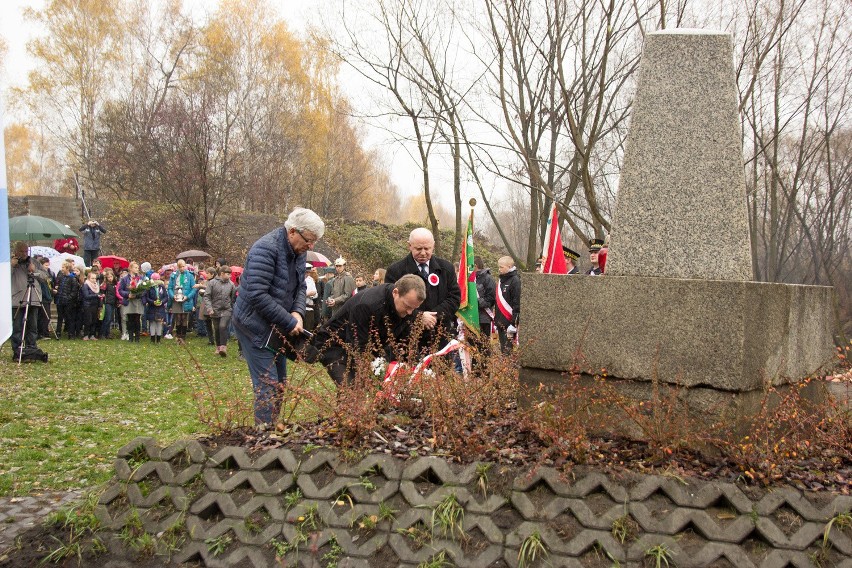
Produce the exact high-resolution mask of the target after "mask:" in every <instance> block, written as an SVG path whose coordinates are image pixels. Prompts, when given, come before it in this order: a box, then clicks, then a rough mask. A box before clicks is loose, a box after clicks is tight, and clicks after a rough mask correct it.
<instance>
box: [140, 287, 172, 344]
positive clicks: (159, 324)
mask: <svg viewBox="0 0 852 568" xmlns="http://www.w3.org/2000/svg"><path fill="white" fill-rule="evenodd" d="M151 281H152V282H153V283H154V285H153V286H152V287H151V289H150V290H148V291H147V292H146V293H145V296H144V297H143V298H142V300H143V302H144V303H145V306H146V311H145V313H146V316H145V317H146V318H147V320H148V330H149V332H150V334H151V343H160V341H161V340H162V339H163V322H164V321H165V319H166V306H167V305H168V300H169V291H168V290H166V283H165V282H163V280H162V278H160V275H159V274H158V273H157V272H153V273H152V274H151Z"/></svg>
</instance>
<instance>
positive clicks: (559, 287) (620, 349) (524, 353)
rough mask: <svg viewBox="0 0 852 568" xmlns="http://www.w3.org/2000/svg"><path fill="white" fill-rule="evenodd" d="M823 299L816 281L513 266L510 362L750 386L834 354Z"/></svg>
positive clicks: (810, 369) (775, 380) (786, 377)
mask: <svg viewBox="0 0 852 568" xmlns="http://www.w3.org/2000/svg"><path fill="white" fill-rule="evenodd" d="M833 306H834V290H833V289H832V288H829V287H824V286H797V285H788V284H771V283H761V282H738V281H721V280H709V281H708V280H691V279H676V278H645V277H637V276H604V277H593V276H559V275H552V274H535V273H523V274H522V296H521V325H522V328H521V336H520V338H521V355H520V363H521V367H522V368H524V369H542V370H551V371H557V372H564V371H569V370H571V369H575V368H578V367H579V371H581V372H589V373H591V374H599V373H601V372H602V370H605V371H606V373H607V374H608V375H609V376H614V377H620V378H624V379H630V380H635V381H639V382H642V381H645V382H650V381H659V382H660V383H669V384H674V385H680V386H685V387H708V388H711V389H714V390H718V391H731V392H735V393H741V392H750V391H760V390H761V389H762V388H763V386H764V384H765V383H767V382H768V383H769V384H772V385H775V386H777V385H782V384H790V383H796V382H799V381H800V380H801V379H802V378H804V377H807V376H810V375H813V374H815V373H818V372H820V371H821V370H827V369H828V368H829V367H831V366H833V365H834V364H835V362H836V354H835V349H834V340H833V335H832V334H833V331H834V327H835V326H834V311H833Z"/></svg>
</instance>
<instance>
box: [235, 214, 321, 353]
mask: <svg viewBox="0 0 852 568" xmlns="http://www.w3.org/2000/svg"><path fill="white" fill-rule="evenodd" d="M306 257H307V254H306V253H302V254H300V255H297V254H296V251H294V250H293V247H292V246H290V241H289V240H287V230H286V229H285V228H284V227H281V228H279V229H275V230H274V231H272V232H270V233H267V234H266V235H264V236H262V237H261V238H260V239H258V240H257V242H256V243H254V244H253V245H252V247H251V250H249V253H248V257H246V264H245V267H244V268H243V275H242V277H241V278H240V289H239V294H238V295H237V302H236V304H235V305H234V316H233V318H234V319H233V322H234V326H236V327H237V328H238V329H239V330H240V331H241V332H242V333H243V334H245V335H246V336H247V337H249V338H250V339H251V341H252V342H253V343H254V345H255V346H257V347H263V345H264V343H265V342H266V338H267V336H268V335H269V332H270V331H271V329H272V327H271V326H273V325H275V326H277V327H278V328H279V330H281V331H282V332H283V333H289V332H290V331H291V330H292V329H293V328H294V327H296V323H297V320H296V318H294V317H293V316H292V315H291V314H290V312H297V313H299V314H301V315H302V317H304V315H305V291H306V288H307V287H306V285H305V259H306Z"/></svg>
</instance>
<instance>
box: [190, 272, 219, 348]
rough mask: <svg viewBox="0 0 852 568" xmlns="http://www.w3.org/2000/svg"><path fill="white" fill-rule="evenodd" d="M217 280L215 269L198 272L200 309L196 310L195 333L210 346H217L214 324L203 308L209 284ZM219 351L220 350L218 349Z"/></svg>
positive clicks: (197, 283) (197, 285) (196, 284)
mask: <svg viewBox="0 0 852 568" xmlns="http://www.w3.org/2000/svg"><path fill="white" fill-rule="evenodd" d="M215 279H216V269H215V268H213V267H209V268H200V269H199V270H198V280H196V282H195V288H196V289H197V290H198V307H197V308H196V317H197V318H198V319H197V320H196V322H195V331H196V333H197V334H198V337H206V338H207V344H208V345H211V346H212V345H216V342H215V341H214V339H213V322H212V321H210V317H209V316H208V315H207V310H205V309H204V308H203V306H202V304H203V300H204V297H205V295H206V294H207V292H208V286H209V283H210V282H211V281H212V280H215ZM217 351H218V349H217Z"/></svg>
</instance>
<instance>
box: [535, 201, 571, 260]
mask: <svg viewBox="0 0 852 568" xmlns="http://www.w3.org/2000/svg"><path fill="white" fill-rule="evenodd" d="M541 255H542V256H543V257H544V266H542V273H544V274H568V265H566V264H565V255H564V254H562V236H561V235H560V234H559V212H558V211H557V210H556V204H554V205H553V211H552V212H551V214H550V219H548V220H547V230H546V231H545V233H544V250H543V251H542V253H541Z"/></svg>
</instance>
